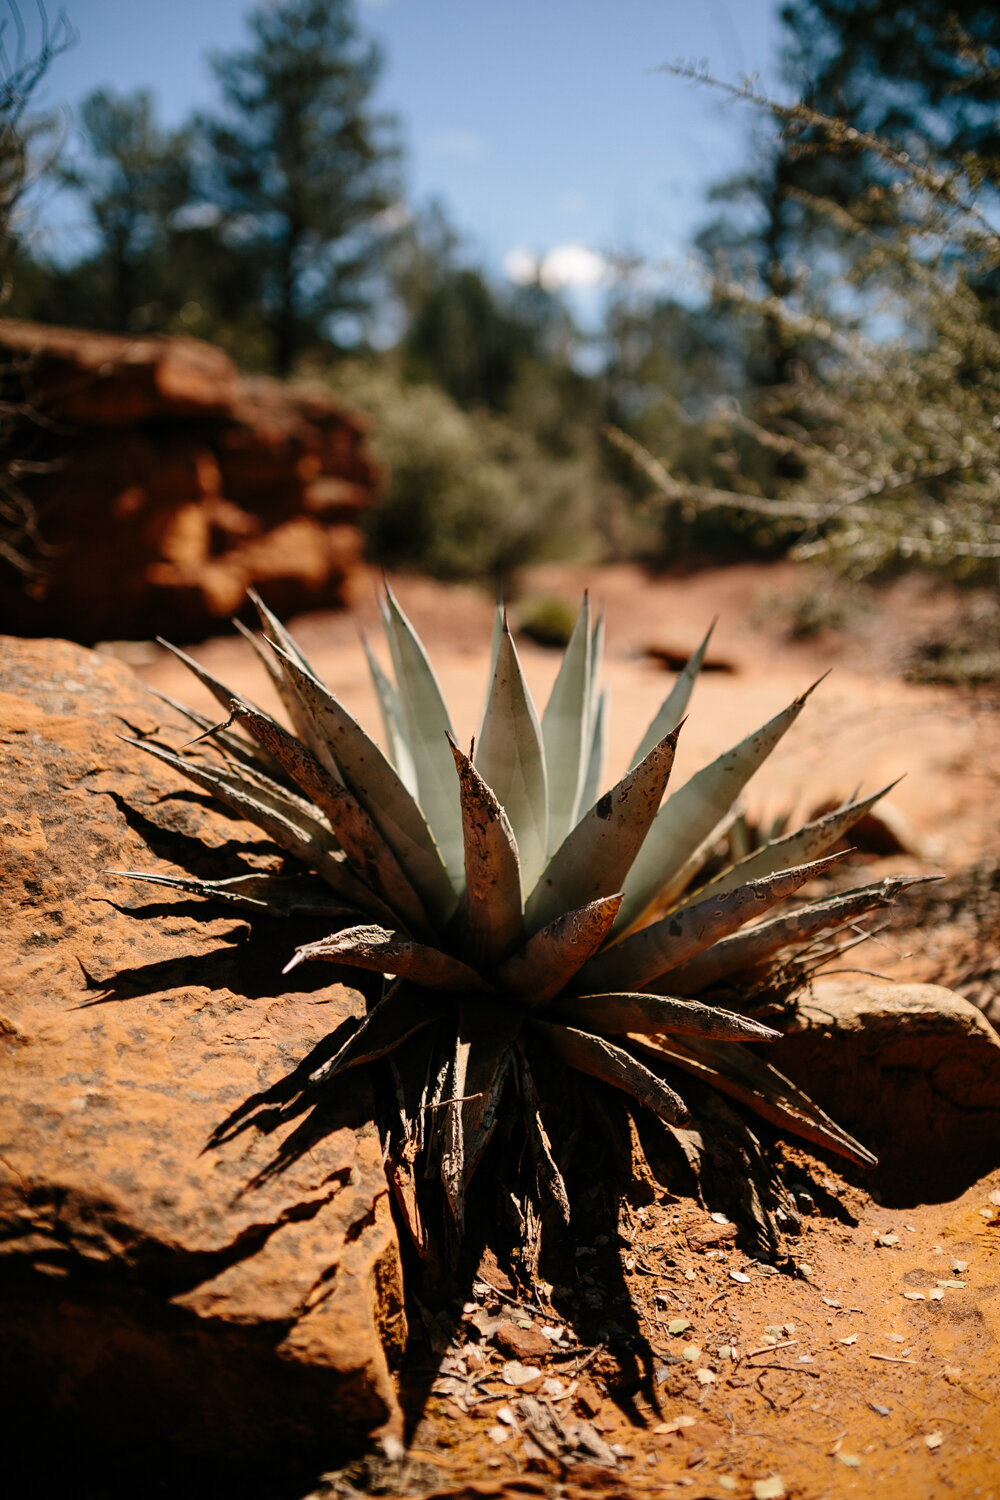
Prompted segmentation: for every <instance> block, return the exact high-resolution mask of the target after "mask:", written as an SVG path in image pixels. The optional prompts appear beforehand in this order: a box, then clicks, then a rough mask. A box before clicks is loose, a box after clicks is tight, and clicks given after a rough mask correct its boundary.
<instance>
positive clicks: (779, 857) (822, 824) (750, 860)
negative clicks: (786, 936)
mask: <svg viewBox="0 0 1000 1500" xmlns="http://www.w3.org/2000/svg"><path fill="white" fill-rule="evenodd" d="M897 785H898V781H892V782H890V783H889V785H888V786H884V787H883V788H882V790H881V791H878V792H873V793H872V795H871V796H870V797H865V798H864V799H863V800H862V801H855V802H849V803H847V804H846V806H844V807H838V808H835V809H834V810H833V812H829V813H825V814H824V815H823V817H821V818H814V819H813V821H812V822H810V823H805V824H803V826H802V827H801V828H799V829H797V830H796V831H795V832H794V833H789V834H786V835H785V836H784V837H783V838H775V839H771V840H770V841H769V842H768V843H766V844H763V845H761V847H760V848H759V849H755V850H754V851H753V853H752V854H748V855H747V856H746V858H745V859H741V860H740V861H739V862H738V863H737V864H734V865H732V866H730V868H729V869H728V870H723V871H722V872H721V873H720V874H719V875H717V876H716V877H715V879H714V880H710V881H709V882H708V884H707V885H705V886H703V887H702V888H701V889H700V890H698V891H694V892H692V893H691V895H690V896H686V897H685V898H684V900H683V901H682V902H681V903H680V905H681V906H689V905H691V904H692V903H693V902H695V901H699V902H700V901H701V900H703V899H704V898H705V897H707V896H720V895H724V894H725V892H726V891H731V890H733V889H735V887H737V886H740V885H743V884H744V883H745V882H746V881H748V880H757V879H759V878H760V877H761V876H764V875H770V874H772V873H773V872H774V871H775V870H787V869H788V868H789V867H790V866H792V865H800V864H804V863H805V861H806V860H810V859H815V858H816V857H817V856H818V855H820V854H824V853H825V852H826V850H827V849H830V848H832V847H833V845H834V844H836V843H837V841H838V840H839V839H842V838H843V837H844V835H845V834H846V833H849V832H850V830H851V829H852V828H853V827H854V825H855V823H857V822H858V821H859V819H861V818H863V817H864V815H865V813H867V812H870V811H871V809H872V808H873V807H874V805H875V803H876V802H878V801H879V800H880V799H881V798H882V797H884V796H885V795H886V793H887V792H891V791H892V789H893V787H894V786H897Z"/></svg>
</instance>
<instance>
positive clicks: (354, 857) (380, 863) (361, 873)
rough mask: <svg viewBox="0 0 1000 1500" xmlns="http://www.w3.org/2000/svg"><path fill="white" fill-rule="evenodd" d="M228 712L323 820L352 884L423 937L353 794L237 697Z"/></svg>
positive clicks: (401, 883) (424, 923)
mask: <svg viewBox="0 0 1000 1500" xmlns="http://www.w3.org/2000/svg"><path fill="white" fill-rule="evenodd" d="M232 708H233V713H234V714H235V716H236V718H237V720H238V721H239V723H240V724H243V725H245V726H246V728H247V729H249V730H250V732H251V734H253V735H254V736H255V737H256V738H257V739H258V740H259V741H260V743H261V744H262V745H263V746H265V748H266V749H267V750H268V751H269V752H270V753H271V755H273V756H274V758H275V759H276V760H277V761H278V763H279V764H280V765H281V767H282V769H283V770H284V771H285V772H286V773H287V774H288V775H289V776H290V777H291V778H292V780H293V781H294V782H295V783H296V785H297V786H298V787H300V788H301V790H302V791H303V792H304V793H305V794H306V796H307V797H308V798H309V800H310V801H311V802H313V803H314V804H315V805H316V806H317V807H318V808H319V810H320V812H322V813H323V815H324V816H325V817H326V819H327V821H328V822H329V824H330V826H331V828H332V829H333V831H334V833H335V834H336V836H337V841H338V843H339V844H340V847H341V849H343V851H344V855H345V857H346V859H347V861H348V863H349V864H350V866H351V869H352V870H353V871H354V873H355V875H357V877H358V879H359V880H362V881H364V883H365V884H366V885H368V886H370V888H371V889H372V891H374V893H375V895H376V896H378V897H379V898H380V899H381V900H382V901H384V902H385V904H386V905H387V906H388V907H389V908H390V909H391V910H392V911H394V912H395V913H396V915H397V916H398V917H399V918H400V919H401V920H402V921H403V922H404V923H405V924H406V925H407V926H408V927H409V929H410V930H411V932H416V933H419V934H421V935H426V934H427V933H428V931H429V923H428V919H427V912H426V911H425V909H424V904H423V902H422V901H421V899H420V897H419V896H418V895H417V893H416V891H415V890H414V888H413V886H412V885H411V883H410V881H409V880H408V879H407V877H406V875H405V874H404V872H403V870H402V868H401V866H400V864H399V861H398V860H397V858H396V856H395V855H394V854H393V852H392V850H391V849H390V848H389V846H388V844H387V843H386V841H385V839H384V838H383V837H382V835H381V834H380V833H379V831H378V829H377V828H376V827H375V824H374V822H373V821H372V819H371V817H370V815H369V813H368V811H367V809H366V808H364V807H363V806H362V805H361V803H360V802H359V801H358V799H357V797H355V795H354V793H353V792H352V791H350V790H349V789H348V788H347V787H346V786H345V785H344V784H343V782H339V781H334V780H333V778H332V777H331V776H329V775H328V774H327V772H326V771H325V770H324V768H323V766H321V765H320V763H319V761H318V760H316V759H315V757H314V756H312V755H311V754H310V753H309V751H308V750H307V749H306V747H305V746H304V745H303V744H302V742H301V741H300V740H297V739H296V738H295V736H294V735H293V734H289V732H288V730H287V729H283V728H282V726H281V725H280V724H278V723H276V722H275V720H274V719H272V718H270V717H269V716H268V715H267V714H262V713H261V712H260V711H259V710H257V709H254V708H251V707H250V705H249V704H247V703H245V702H243V701H242V700H240V699H238V698H235V699H234V700H233V704H232Z"/></svg>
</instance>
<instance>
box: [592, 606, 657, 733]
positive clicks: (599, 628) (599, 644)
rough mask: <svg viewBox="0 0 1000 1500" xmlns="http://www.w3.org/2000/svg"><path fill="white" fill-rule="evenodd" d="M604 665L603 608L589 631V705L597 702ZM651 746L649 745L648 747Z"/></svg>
mask: <svg viewBox="0 0 1000 1500" xmlns="http://www.w3.org/2000/svg"><path fill="white" fill-rule="evenodd" d="M603 665H604V611H603V609H602V610H601V611H600V613H599V614H598V616H597V619H596V620H595V621H594V628H593V630H592V631H591V632H590V689H589V695H588V696H589V700H590V704H591V706H593V705H594V704H595V703H596V702H597V693H598V683H599V680H600V676H601V668H602V667H603ZM652 748H653V747H652V746H650V749H652Z"/></svg>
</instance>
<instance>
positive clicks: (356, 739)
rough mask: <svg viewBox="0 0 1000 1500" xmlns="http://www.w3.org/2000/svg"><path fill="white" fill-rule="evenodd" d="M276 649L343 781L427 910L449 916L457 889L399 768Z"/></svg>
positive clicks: (444, 918) (331, 697)
mask: <svg viewBox="0 0 1000 1500" xmlns="http://www.w3.org/2000/svg"><path fill="white" fill-rule="evenodd" d="M275 650H276V651H277V652H278V654H279V655H280V657H281V659H282V661H283V662H284V663H285V669H286V671H287V672H288V675H289V677H290V678H291V680H292V681H293V682H294V684H295V688H296V691H297V692H298V694H299V697H300V698H301V700H302V702H303V704H304V705H305V706H306V708H307V709H308V711H309V714H310V716H311V718H312V719H313V721H314V723H315V725H316V727H317V730H318V731H319V732H320V733H321V734H323V735H324V736H325V737H326V739H327V740H328V742H329V744H330V746H331V748H332V751H333V754H334V757H335V759H336V761H337V764H338V766H339V767H340V769H341V772H342V773H343V777H344V781H345V782H346V784H347V785H348V786H349V787H350V789H351V791H352V792H353V793H354V795H355V796H356V797H357V799H358V801H359V802H360V803H361V804H362V806H363V807H365V808H366V809H367V811H368V813H369V815H370V817H371V819H372V822H373V823H374V824H375V826H376V827H377V828H378V829H379V831H380V833H381V834H382V836H383V838H384V839H385V841H386V843H387V844H388V845H389V847H390V848H391V849H392V851H393V853H394V854H395V856H396V858H397V859H398V860H399V863H400V865H401V866H402V867H403V870H404V871H405V873H406V876H407V879H408V880H409V881H410V883H411V885H412V886H413V887H414V889H415V890H416V891H417V893H418V895H419V896H420V898H421V900H422V901H423V903H424V906H425V907H426V909H427V911H428V913H429V914H430V915H431V916H432V917H434V918H435V920H437V921H439V922H442V923H443V922H445V921H447V919H448V917H450V915H451V913H452V911H453V910H454V908H455V905H456V898H455V894H454V891H453V889H452V886H451V882H450V880H449V878H448V873H447V871H446V870H445V868H444V862H443V860H442V858H441V852H440V850H439V849H438V847H437V844H436V843H435V842H434V835H433V834H432V833H431V830H430V829H429V828H428V826H427V821H426V819H425V818H424V815H423V813H422V812H421V810H420V808H419V807H418V805H417V804H416V802H414V800H413V798H412V797H411V796H410V794H409V792H408V791H407V790H406V787H405V786H404V785H403V783H402V781H401V780H400V779H399V775H398V773H397V771H396V770H395V769H394V767H393V766H391V765H390V764H389V762H388V761H387V760H386V758H385V756H384V755H383V754H382V752H381V750H380V749H379V748H378V746H377V745H376V744H375V742H374V740H371V739H369V737H368V735H367V734H366V733H365V731H364V730H363V729H362V728H361V725H360V724H359V723H358V722H357V720H356V719H355V718H354V717H353V716H352V715H351V714H349V713H348V711H347V709H346V708H345V707H344V705H343V704H342V703H341V702H340V701H339V699H337V698H335V697H334V695H333V694H332V693H331V692H329V691H328V689H327V688H325V687H324V686H323V684H322V683H321V682H317V680H316V679H315V678H314V677H310V676H309V674H308V673H306V672H304V671H303V670H302V668H301V667H300V666H299V665H298V663H297V662H295V661H293V660H292V658H291V657H289V656H287V655H286V654H285V653H284V651H283V650H282V649H281V648H280V647H276V648H275ZM447 748H448V746H447V741H445V749H447ZM449 759H450V752H449ZM454 774H455V772H454V767H452V776H453V777H454Z"/></svg>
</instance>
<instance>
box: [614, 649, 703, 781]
mask: <svg viewBox="0 0 1000 1500" xmlns="http://www.w3.org/2000/svg"><path fill="white" fill-rule="evenodd" d="M716 624H717V621H716V620H713V621H712V623H711V625H710V626H709V627H708V633H707V634H706V636H705V639H704V640H703V641H702V643H701V645H700V646H699V647H698V649H697V651H696V652H695V653H694V655H693V656H692V657H691V659H690V660H689V661H688V662H687V664H686V665H685V667H684V670H683V671H682V672H681V673H680V675H679V676H678V678H677V681H676V682H675V683H674V685H673V687H672V688H671V689H670V692H669V693H668V694H667V696H666V697H665V698H664V700H663V702H662V703H661V704H660V707H659V709H658V710H657V712H656V714H655V716H654V718H653V721H652V723H651V724H650V726H649V728H648V729H647V730H646V733H645V734H644V735H643V737H642V739H641V740H640V741H639V743H638V745H637V746H636V750H635V754H634V755H633V757H632V765H633V766H637V765H638V764H639V762H640V761H641V760H642V759H643V758H644V757H645V756H647V755H648V754H649V752H650V750H652V748H653V746H654V745H657V744H659V742H660V740H662V739H663V736H664V735H665V734H669V733H670V731H671V730H672V729H676V728H677V726H678V724H679V723H680V722H681V720H682V719H683V717H684V715H685V714H686V713H687V706H688V704H689V703H690V701H691V694H692V693H693V691H694V685H695V682H696V681H697V679H698V673H699V672H700V671H701V664H702V662H703V661H704V660H705V652H706V651H707V649H708V643H709V641H710V640H711V639H712V631H713V630H714V629H715V627H716Z"/></svg>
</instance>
